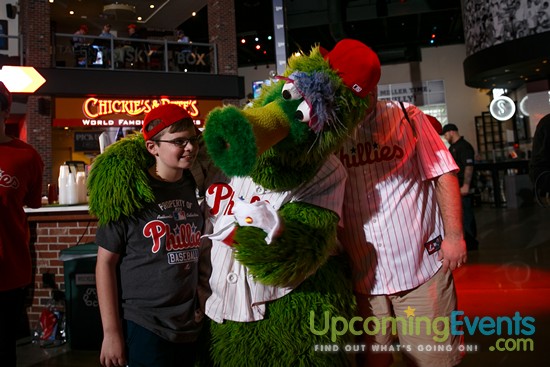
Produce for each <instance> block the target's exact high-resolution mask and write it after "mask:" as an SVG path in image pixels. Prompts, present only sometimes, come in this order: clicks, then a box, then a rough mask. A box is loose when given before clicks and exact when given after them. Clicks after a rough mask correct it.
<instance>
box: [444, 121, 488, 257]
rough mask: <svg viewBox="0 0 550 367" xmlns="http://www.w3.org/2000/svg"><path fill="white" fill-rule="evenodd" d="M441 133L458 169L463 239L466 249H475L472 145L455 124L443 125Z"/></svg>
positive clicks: (476, 245)
mask: <svg viewBox="0 0 550 367" xmlns="http://www.w3.org/2000/svg"><path fill="white" fill-rule="evenodd" d="M441 135H443V136H444V137H445V140H447V142H448V143H449V144H450V146H449V150H450V151H451V154H452V156H453V158H454V160H455V162H456V164H457V165H458V168H459V169H460V170H459V171H458V174H457V175H458V184H459V186H460V195H461V196H462V218H463V222H462V223H463V226H464V240H466V248H467V249H468V250H477V249H478V246H479V242H478V240H477V224H476V218H475V215H474V201H473V196H474V191H475V184H474V156H475V152H474V147H472V144H470V143H468V142H467V141H466V139H464V137H463V136H461V135H460V134H459V133H458V127H457V126H456V125H455V124H447V125H445V126H443V130H442V132H441Z"/></svg>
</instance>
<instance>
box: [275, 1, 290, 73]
mask: <svg viewBox="0 0 550 367" xmlns="http://www.w3.org/2000/svg"><path fill="white" fill-rule="evenodd" d="M273 28H274V29H273V34H274V35H275V62H276V64H277V74H278V75H283V73H284V72H285V70H286V60H287V55H286V34H285V28H286V27H285V12H284V8H283V0H273Z"/></svg>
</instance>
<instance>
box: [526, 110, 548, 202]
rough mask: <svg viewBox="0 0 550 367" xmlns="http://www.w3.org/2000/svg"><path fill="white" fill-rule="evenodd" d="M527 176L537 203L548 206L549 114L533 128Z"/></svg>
mask: <svg viewBox="0 0 550 367" xmlns="http://www.w3.org/2000/svg"><path fill="white" fill-rule="evenodd" d="M529 176H530V178H531V181H532V182H533V186H534V188H535V197H536V200H537V202H538V203H539V205H541V206H545V207H550V114H547V115H546V116H544V117H543V118H542V119H541V120H540V121H539V123H538V125H537V128H536V130H535V135H534V136H533V155H532V158H531V161H530V163H529Z"/></svg>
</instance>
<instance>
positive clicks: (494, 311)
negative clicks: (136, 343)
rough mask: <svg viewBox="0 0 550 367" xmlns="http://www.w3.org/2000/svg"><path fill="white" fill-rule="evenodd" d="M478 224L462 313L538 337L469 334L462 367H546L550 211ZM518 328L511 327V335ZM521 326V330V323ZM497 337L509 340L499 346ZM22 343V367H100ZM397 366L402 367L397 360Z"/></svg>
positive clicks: (502, 215) (494, 215)
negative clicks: (526, 322)
mask: <svg viewBox="0 0 550 367" xmlns="http://www.w3.org/2000/svg"><path fill="white" fill-rule="evenodd" d="M476 219H477V223H478V228H479V235H478V239H479V240H480V248H479V250H478V251H476V252H470V253H469V262H468V264H467V265H466V266H464V267H462V268H460V269H459V270H458V271H456V272H455V274H454V275H455V280H456V285H457V292H458V295H459V309H460V310H463V311H464V314H465V315H466V316H468V318H469V320H470V322H471V323H472V324H473V323H474V322H476V318H475V317H476V316H477V317H478V319H477V320H480V319H481V320H485V321H482V322H490V321H489V318H486V319H483V317H485V316H487V317H492V318H495V319H496V318H497V317H499V316H500V317H501V318H503V317H506V316H509V317H510V318H512V317H514V316H515V315H516V318H519V317H528V316H531V317H533V318H534V322H533V323H532V324H533V325H534V327H535V332H534V334H532V335H528V336H526V335H524V336H519V337H518V336H516V335H512V336H509V335H506V332H507V331H508V330H507V328H508V327H507V326H506V325H507V324H503V325H505V326H504V328H503V332H504V335H500V336H499V335H495V334H493V335H483V334H482V333H480V332H479V331H478V332H475V333H474V334H473V335H469V333H466V335H465V345H466V346H467V347H468V348H471V349H473V351H472V352H469V353H467V354H466V356H465V358H464V360H463V363H462V364H461V366H462V367H478V366H489V365H490V366H499V367H500V366H502V367H508V366H509V367H515V366H547V365H549V358H548V357H547V355H546V352H547V351H546V348H548V344H549V343H550V208H547V209H544V208H539V207H535V206H531V207H528V208H520V209H495V208H491V207H488V206H483V207H480V208H477V209H476ZM516 312H519V315H517V314H516ZM496 320H497V322H499V321H498V319H496ZM504 320H505V319H504ZM512 320H513V319H512ZM502 322H504V321H502ZM515 326H516V325H515V324H514V325H512V330H511V331H512V333H514V331H515V330H514V327H515ZM517 326H518V327H519V329H522V324H521V323H520V324H519V325H517ZM492 329H493V328H492V327H489V328H488V329H487V330H492ZM523 329H525V328H523ZM478 330H479V328H478ZM499 338H504V339H506V341H504V340H503V341H501V342H497V340H498V339H499ZM520 339H524V340H527V339H531V340H532V342H533V344H532V346H533V350H532V351H516V350H512V349H522V347H523V344H522V343H523V342H522V341H520ZM21 342H22V344H21V346H20V347H19V350H18V352H19V354H18V358H19V364H18V366H21V367H31V366H32V367H42V366H63V367H65V366H66V367H69V366H70V367H92V366H94V367H95V366H99V362H98V360H99V357H98V352H97V351H71V350H70V348H69V347H68V346H66V345H65V346H62V347H57V348H50V349H41V348H39V347H38V346H36V345H34V344H31V343H28V342H27V343H25V341H24V340H22V341H21ZM528 342H529V341H528ZM500 346H506V347H508V349H509V351H498V350H496V349H495V350H494V351H490V348H492V349H494V347H500ZM394 365H395V367H397V366H399V367H401V366H404V364H403V363H402V362H399V361H398V362H396V363H395V364H394Z"/></svg>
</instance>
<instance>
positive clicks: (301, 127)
mask: <svg viewBox="0 0 550 367" xmlns="http://www.w3.org/2000/svg"><path fill="white" fill-rule="evenodd" d="M379 78H380V63H379V61H378V58H377V56H376V54H374V52H373V51H372V50H371V49H370V48H368V47H367V46H365V45H364V44H362V43H361V42H359V41H355V40H351V39H345V40H342V41H340V42H338V43H337V44H336V46H335V47H334V49H333V50H331V51H330V52H328V51H326V50H324V49H322V48H320V47H315V48H313V49H312V50H311V52H310V53H309V54H308V55H305V54H302V55H300V56H293V57H291V58H290V59H289V60H288V68H287V70H286V71H285V73H284V75H282V76H279V77H276V78H275V80H274V82H273V83H272V84H271V85H270V86H267V87H264V88H262V94H261V96H260V97H259V98H258V99H256V100H255V101H254V103H253V105H252V107H250V108H245V109H243V110H240V109H238V108H236V107H232V106H226V107H223V108H219V109H216V110H214V111H212V112H211V113H210V114H209V116H208V118H207V122H206V127H205V130H204V133H203V137H204V142H205V144H206V147H207V149H208V153H209V154H210V157H211V158H212V160H213V162H214V164H215V165H217V166H218V167H219V168H220V170H221V172H220V174H219V175H218V176H217V177H215V178H214V179H213V180H212V181H211V184H210V185H209V186H208V188H207V190H206V195H205V201H206V203H207V206H208V215H209V220H210V221H211V223H212V225H213V231H212V234H211V235H210V236H209V237H210V238H211V240H212V250H211V260H212V274H211V277H210V286H211V288H212V295H211V296H210V297H209V298H208V300H207V301H206V314H207V315H208V316H209V317H210V318H211V319H212V320H213V321H214V322H213V323H212V324H211V333H212V336H211V341H212V345H211V347H210V350H211V358H212V360H213V363H214V364H215V365H219V366H346V365H348V364H350V363H351V359H352V358H353V356H354V355H353V354H351V353H349V354H348V353H346V352H345V350H344V347H345V345H346V344H349V343H352V341H353V339H352V338H353V335H352V334H351V333H349V332H347V333H346V332H334V330H332V329H331V328H330V326H331V324H330V322H331V321H330V320H331V318H332V317H342V318H344V319H347V320H349V319H351V317H353V316H354V312H355V300H354V297H353V293H352V287H351V281H350V274H349V273H348V272H349V270H348V269H349V268H348V266H347V263H346V261H345V259H344V257H343V256H342V255H340V254H339V251H338V245H337V238H336V232H337V227H338V223H339V221H340V215H341V209H342V204H343V203H342V201H343V191H344V186H345V180H346V174H345V170H344V168H343V167H342V165H341V163H340V162H339V161H338V159H337V158H336V157H335V156H334V154H333V153H334V152H335V151H336V150H337V149H338V148H339V147H340V145H341V144H342V143H343V142H344V141H345V139H346V138H347V137H348V136H349V135H350V134H351V133H352V132H353V130H354V128H355V127H356V126H357V125H358V124H359V122H360V121H361V120H362V119H363V118H364V116H365V115H366V112H367V110H368V108H369V105H370V104H371V101H370V99H369V92H370V91H372V90H373V89H374V88H375V86H376V84H377V83H378V80H379ZM324 345H338V346H339V348H338V349H339V350H338V351H337V352H322V351H320V350H319V349H320V346H324Z"/></svg>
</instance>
